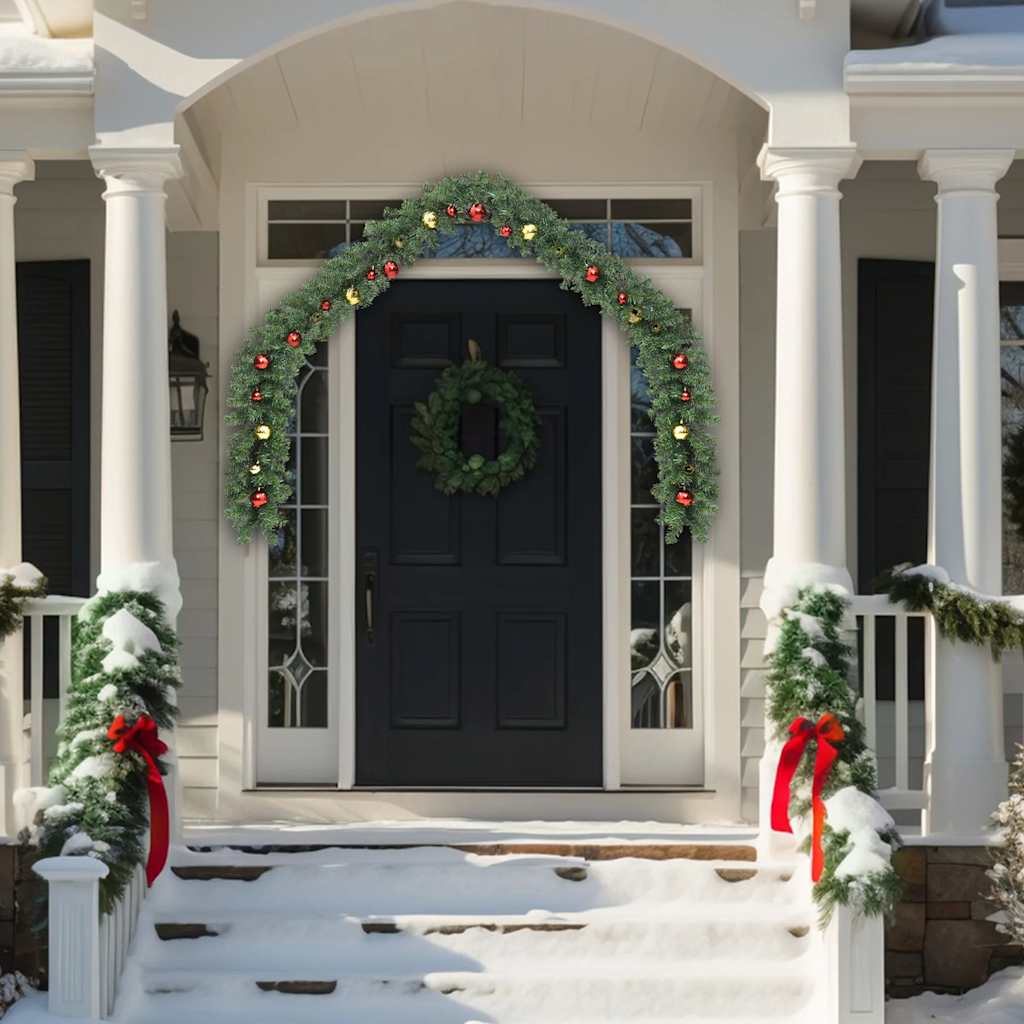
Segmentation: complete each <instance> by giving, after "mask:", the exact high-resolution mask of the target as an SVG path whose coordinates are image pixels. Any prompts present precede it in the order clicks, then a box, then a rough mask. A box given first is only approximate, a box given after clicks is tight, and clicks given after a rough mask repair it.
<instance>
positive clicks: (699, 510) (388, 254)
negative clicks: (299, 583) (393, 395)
mask: <svg viewBox="0 0 1024 1024" xmlns="http://www.w3.org/2000/svg"><path fill="white" fill-rule="evenodd" d="M473 222H487V223H490V224H491V225H492V226H493V228H494V230H495V231H497V232H498V233H499V234H500V235H501V236H502V237H504V238H505V239H506V240H507V241H508V244H509V245H510V246H511V247H512V248H513V249H517V250H519V251H520V252H522V253H523V254H524V255H526V256H532V257H534V258H535V259H536V260H537V261H538V262H539V263H541V264H542V265H543V266H544V267H545V268H546V269H548V270H549V271H551V272H552V273H554V274H557V275H558V276H559V277H560V278H561V280H562V287H563V288H565V289H567V290H570V291H574V292H576V293H577V294H578V295H579V296H580V298H581V300H582V301H583V303H584V304H585V305H588V306H600V308H601V312H602V314H603V315H604V316H606V317H610V318H611V319H612V320H614V321H615V322H616V323H618V324H619V325H620V326H621V327H622V329H623V330H624V331H625V333H626V336H627V337H628V339H629V342H630V344H631V345H632V346H634V347H635V348H636V350H637V363H638V365H639V366H640V368H641V370H642V371H643V373H644V375H645V376H646V378H647V382H648V385H649V387H650V392H651V417H652V419H653V420H654V424H655V430H656V436H655V440H654V452H655V458H656V459H657V463H658V479H657V483H656V484H655V485H654V487H653V488H652V491H651V493H652V494H653V495H654V497H655V499H656V500H657V502H658V504H659V506H660V507H661V515H660V521H661V522H662V523H663V524H664V526H665V532H666V539H667V541H668V542H669V543H673V542H674V541H676V540H677V539H678V538H679V537H680V535H681V534H682V533H683V531H684V530H687V529H689V530H690V532H691V533H692V534H693V536H694V537H695V538H696V539H697V540H699V541H703V540H706V539H707V537H708V535H709V532H710V529H711V523H712V521H713V519H714V516H715V512H716V511H717V508H718V504H717V503H718V481H717V466H716V453H715V442H714V437H713V435H712V432H711V427H712V425H713V424H714V423H715V422H717V416H716V415H715V395H714V391H713V389H712V385H711V374H710V370H709V367H708V362H707V357H706V354H705V352H704V349H703V347H702V346H701V344H700V341H699V339H698V338H697V336H696V335H695V334H694V331H693V328H692V325H691V324H690V322H689V320H688V318H686V317H684V316H683V315H682V314H681V313H680V312H679V311H678V310H676V308H675V306H674V305H673V303H672V300H671V299H669V298H668V297H667V296H666V295H664V294H663V293H662V292H661V291H659V290H658V289H657V288H656V287H655V286H654V285H653V284H652V283H651V282H650V281H649V280H646V279H644V278H641V277H640V276H639V275H638V274H637V273H635V271H633V270H632V269H631V268H630V266H629V265H628V264H627V263H626V261H625V260H623V259H621V258H620V257H618V256H615V255H613V254H612V253H611V252H609V251H608V249H607V248H606V247H605V246H603V245H601V244H600V243H598V242H596V241H594V240H593V239H591V238H588V237H587V236H586V235H583V234H581V233H580V232H578V231H574V230H572V228H571V227H570V226H569V225H568V224H566V223H565V222H564V221H562V219H561V218H560V217H559V216H558V214H556V213H555V212H554V210H552V209H551V208H550V207H549V206H547V205H545V204H544V203H542V202H541V201H540V200H538V199H536V198H534V197H533V196H532V195H530V194H529V193H528V192H527V191H525V190H524V189H522V188H520V187H519V186H518V185H516V184H515V183H514V182H512V181H509V180H508V179H507V178H504V177H501V176H500V175H495V174H488V173H485V172H476V173H473V174H467V175H461V176H455V177H447V178H442V179H441V180H439V181H437V182H435V183H434V184H431V185H427V186H425V187H424V189H423V191H422V192H421V193H420V195H419V196H418V197H417V198H415V199H409V200H406V201H405V202H404V203H403V204H402V205H401V206H400V207H399V208H398V209H396V210H390V209H389V210H386V211H385V213H384V217H383V218H382V219H381V220H379V221H375V222H371V223H369V224H367V225H366V230H365V238H364V240H363V241H361V242H358V243H356V244H355V245H353V246H351V247H350V248H348V249H346V250H345V251H344V252H343V253H341V254H340V255H338V256H336V257H334V258H333V259H330V260H328V261H327V262H326V263H325V264H324V265H323V266H322V267H321V268H320V270H318V271H317V272H316V273H315V274H314V275H313V276H312V277H311V278H310V279H309V280H308V281H307V282H306V283H305V284H304V285H303V286H302V287H301V288H299V289H297V290H296V291H294V292H292V294H291V295H289V296H288V297H287V298H285V299H284V300H283V301H282V302H280V303H279V304H278V305H277V306H275V307H274V308H273V309H271V310H270V311H269V312H268V313H267V314H266V317H265V318H264V321H263V323H262V324H260V325H259V326H258V327H255V328H254V329H253V330H252V331H250V333H249V335H248V337H247V338H246V341H245V343H244V345H243V346H242V348H241V351H240V352H239V354H238V356H237V358H236V360H235V364H234V367H233V369H232V372H231V380H230V383H229V388H228V398H227V403H228V408H229V412H228V415H227V420H228V422H229V423H230V424H233V425H234V426H235V427H236V428H237V430H236V431H235V433H234V435H233V437H232V440H231V449H230V454H229V458H228V461H227V481H226V488H225V491H226V501H227V507H226V510H225V511H226V514H227V516H228V518H229V519H230V520H231V522H232V524H233V525H234V527H235V530H236V532H237V535H238V539H239V540H240V541H241V542H243V543H245V542H247V541H248V540H249V539H250V538H251V537H252V535H253V533H254V532H256V531H260V532H262V533H263V534H264V535H266V536H267V537H268V538H270V537H273V535H274V534H275V531H276V530H277V529H278V528H279V527H280V526H281V525H282V523H283V521H284V519H283V517H282V515H281V513H280V511H279V510H280V506H281V505H283V504H285V503H286V502H287V501H288V499H289V498H290V497H291V494H292V488H291V486H290V484H289V483H288V481H287V479H286V467H287V464H288V455H289V449H290V441H289V438H288V434H287V431H288V424H289V421H290V419H291V417H292V413H293V409H294V406H295V397H296V383H295V379H296V376H297V375H298V373H299V370H300V369H301V368H302V366H303V364H304V362H305V360H306V358H307V357H308V356H309V355H311V354H312V353H313V352H315V351H316V348H317V346H318V345H319V344H320V343H321V342H324V341H326V340H327V339H328V338H329V337H330V336H331V335H332V334H333V333H334V331H335V330H336V329H337V326H338V324H339V323H340V322H341V321H342V320H344V319H347V318H348V317H350V316H352V315H353V313H354V312H355V311H356V309H358V308H365V307H366V306H369V305H370V304H371V303H372V302H373V301H374V300H375V299H376V298H377V297H378V296H379V295H380V294H381V293H382V292H384V291H385V290H387V288H389V287H390V286H391V284H392V282H393V281H394V280H395V279H396V278H397V277H398V276H399V274H400V272H401V270H403V269H405V268H407V267H409V266H411V265H412V264H413V263H415V262H416V260H417V259H419V258H420V257H421V256H424V255H428V254H430V253H431V252H433V250H434V248H435V247H436V245H437V240H438V236H439V234H440V233H443V232H447V231H452V230H454V229H455V228H456V226H457V225H459V224H467V223H473Z"/></svg>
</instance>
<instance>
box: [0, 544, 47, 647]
mask: <svg viewBox="0 0 1024 1024" xmlns="http://www.w3.org/2000/svg"><path fill="white" fill-rule="evenodd" d="M45 596H46V577H45V576H43V574H42V573H41V572H40V571H39V570H38V569H37V568H36V567H35V566H34V565H31V564H29V563H28V562H22V563H21V564H20V565H16V566H14V567H13V568H11V569H0V643H2V642H3V641H4V640H6V639H7V637H9V636H10V635H11V634H12V633H13V632H15V630H17V628H18V627H19V626H20V625H21V610H22V606H23V605H24V604H25V602H26V601H28V600H29V599H30V598H33V597H45Z"/></svg>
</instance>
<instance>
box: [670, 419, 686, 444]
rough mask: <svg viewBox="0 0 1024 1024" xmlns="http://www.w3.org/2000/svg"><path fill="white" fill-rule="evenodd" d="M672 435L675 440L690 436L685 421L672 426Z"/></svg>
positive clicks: (682, 439) (683, 439)
mask: <svg viewBox="0 0 1024 1024" xmlns="http://www.w3.org/2000/svg"><path fill="white" fill-rule="evenodd" d="M672 436H673V437H674V438H675V439H676V440H677V441H685V440H686V439H687V438H688V437H689V436H690V428H689V427H688V426H687V425H686V424H685V423H679V424H677V425H676V426H674V427H673V428H672Z"/></svg>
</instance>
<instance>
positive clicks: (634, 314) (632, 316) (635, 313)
mask: <svg viewBox="0 0 1024 1024" xmlns="http://www.w3.org/2000/svg"><path fill="white" fill-rule="evenodd" d="M626 319H627V320H628V321H629V322H630V323H631V324H638V323H640V321H641V320H643V315H642V314H641V312H640V310H639V309H636V308H633V309H631V310H630V311H629V312H628V313H627V314H626Z"/></svg>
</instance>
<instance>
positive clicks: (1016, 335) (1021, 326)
mask: <svg viewBox="0 0 1024 1024" xmlns="http://www.w3.org/2000/svg"><path fill="white" fill-rule="evenodd" d="M999 307H1000V308H999V337H1000V338H1002V339H1003V341H1024V281H1004V282H1003V283H1002V284H1001V285H1000V286H999Z"/></svg>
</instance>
